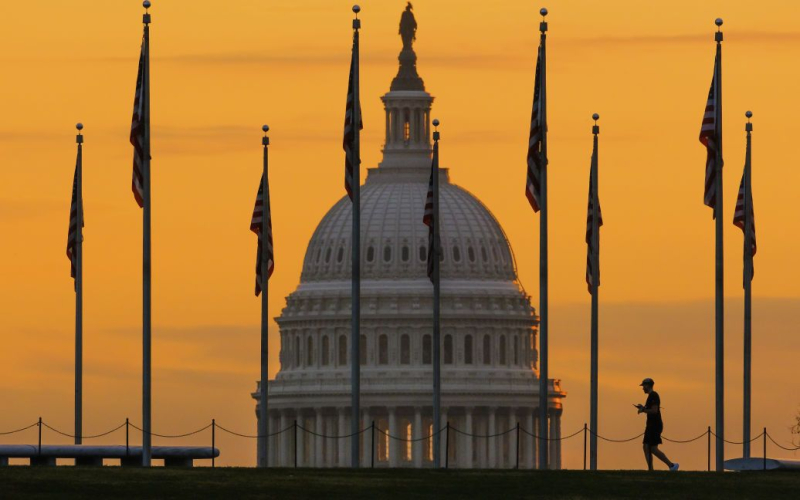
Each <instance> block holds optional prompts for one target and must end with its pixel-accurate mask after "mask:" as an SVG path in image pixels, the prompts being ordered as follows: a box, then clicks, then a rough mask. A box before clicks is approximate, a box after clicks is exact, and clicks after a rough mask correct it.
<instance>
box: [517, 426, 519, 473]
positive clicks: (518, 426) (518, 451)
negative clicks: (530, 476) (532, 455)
mask: <svg viewBox="0 0 800 500" xmlns="http://www.w3.org/2000/svg"><path fill="white" fill-rule="evenodd" d="M516 469H517V470H519V420H517V466H516Z"/></svg>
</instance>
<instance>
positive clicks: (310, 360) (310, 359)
mask: <svg viewBox="0 0 800 500" xmlns="http://www.w3.org/2000/svg"><path fill="white" fill-rule="evenodd" d="M306 366H314V337H308V341H307V348H306Z"/></svg>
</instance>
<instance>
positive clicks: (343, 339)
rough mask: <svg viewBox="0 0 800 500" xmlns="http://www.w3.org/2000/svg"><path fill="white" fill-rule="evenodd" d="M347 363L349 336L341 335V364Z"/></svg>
mask: <svg viewBox="0 0 800 500" xmlns="http://www.w3.org/2000/svg"><path fill="white" fill-rule="evenodd" d="M346 364H347V337H346V336H344V335H339V366H344V365H346Z"/></svg>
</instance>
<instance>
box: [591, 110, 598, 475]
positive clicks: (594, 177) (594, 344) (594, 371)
mask: <svg viewBox="0 0 800 500" xmlns="http://www.w3.org/2000/svg"><path fill="white" fill-rule="evenodd" d="M599 118H600V115H598V114H597V113H595V114H594V115H592V119H593V120H594V126H593V127H592V134H593V135H594V151H593V154H592V172H591V182H592V194H591V196H592V334H591V350H592V354H591V358H592V359H591V390H590V392H591V395H590V397H589V399H590V407H591V410H590V415H589V422H590V424H589V425H591V428H592V435H591V437H590V438H589V467H590V469H591V470H597V434H598V433H599V431H598V429H597V399H598V398H597V391H598V301H599V299H598V295H599V292H600V288H599V287H598V285H599V284H600V194H599V192H600V186H599V184H598V177H599V173H598V169H599V163H600V159H599V157H598V155H599V150H598V142H597V135H598V134H599V133H600V127H599V126H597V120H598V119H599Z"/></svg>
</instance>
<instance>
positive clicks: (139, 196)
mask: <svg viewBox="0 0 800 500" xmlns="http://www.w3.org/2000/svg"><path fill="white" fill-rule="evenodd" d="M144 49H145V44H144V41H143V42H142V51H141V54H140V56H139V73H138V75H137V77H136V96H135V97H134V99H133V121H132V122H131V138H130V140H131V144H132V145H133V183H132V189H133V197H134V198H136V203H138V204H139V207H140V208H141V207H144V146H145V136H144V124H145V116H144V113H145V110H144V103H145V98H144V88H145V82H144V66H145V60H144V58H145V53H144V52H145V50H144Z"/></svg>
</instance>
